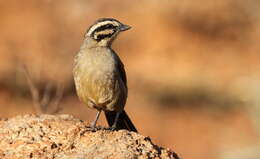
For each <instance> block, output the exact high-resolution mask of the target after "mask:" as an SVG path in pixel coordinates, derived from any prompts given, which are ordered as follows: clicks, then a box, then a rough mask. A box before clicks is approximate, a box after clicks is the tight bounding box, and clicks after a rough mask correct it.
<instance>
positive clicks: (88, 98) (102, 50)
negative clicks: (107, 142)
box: [73, 18, 137, 132]
mask: <svg viewBox="0 0 260 159" xmlns="http://www.w3.org/2000/svg"><path fill="white" fill-rule="evenodd" d="M130 28H131V27H130V26H129V25H126V24H123V23H121V22H120V21H118V20H116V19H113V18H100V19H98V20H96V21H95V22H94V24H92V25H91V26H90V27H89V28H88V29H87V31H86V33H85V36H84V40H83V43H82V45H81V47H80V50H79V51H78V53H77V54H76V56H75V57H74V66H73V76H74V82H75V87H76V92H77V95H78V97H79V99H80V101H82V102H83V103H84V104H86V105H87V106H88V107H90V108H94V109H96V110H97V111H98V112H97V114H96V117H95V120H94V121H93V122H92V124H91V128H92V129H93V130H95V128H96V124H97V121H98V119H99V116H100V114H101V112H102V111H104V113H105V117H106V120H107V122H108V125H109V128H110V129H112V130H120V129H126V130H129V131H133V132H137V129H136V127H135V126H134V124H133V123H132V121H131V120H130V118H129V116H128V115H127V113H126V112H125V110H124V107H125V104H126V100H127V96H128V87H127V77H126V72H125V69H124V64H123V62H122V61H121V59H120V57H119V56H118V55H117V53H116V52H115V51H114V50H113V49H112V48H111V45H112V43H113V41H114V40H115V39H116V37H117V36H118V35H119V34H120V33H121V32H123V31H126V30H129V29H130Z"/></svg>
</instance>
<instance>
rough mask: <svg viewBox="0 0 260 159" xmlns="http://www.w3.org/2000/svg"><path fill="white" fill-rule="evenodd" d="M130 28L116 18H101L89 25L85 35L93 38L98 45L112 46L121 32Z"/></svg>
mask: <svg viewBox="0 0 260 159" xmlns="http://www.w3.org/2000/svg"><path fill="white" fill-rule="evenodd" d="M130 28H131V27H130V26H128V25H125V24H122V23H121V22H119V21H118V20H116V19H112V18H101V19H98V20H97V21H96V22H95V23H94V24H93V25H91V26H90V27H89V29H88V30H87V33H86V34H85V37H86V38H91V39H93V40H94V41H95V42H96V44H97V45H98V46H110V45H111V43H112V42H113V40H114V39H115V38H116V37H117V35H118V34H119V33H120V32H122V31H126V30H128V29H130Z"/></svg>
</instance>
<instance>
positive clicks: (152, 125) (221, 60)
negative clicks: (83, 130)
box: [0, 0, 260, 159]
mask: <svg viewBox="0 0 260 159" xmlns="http://www.w3.org/2000/svg"><path fill="white" fill-rule="evenodd" d="M259 6H260V3H259V1H257V0H248V1H243V0H219V1H213V0H199V1H192V0H187V1H173V0H172V1H170V0H162V1H159V0H141V1H138V0H132V1H130V0H129V1H120V0H113V1H112V0H111V1H107V0H100V1H94V0H56V1H54V0H38V1H35V0H26V1H20V0H9V1H3V0H2V1H0V19H1V20H0V110H1V111H0V115H1V117H12V116H15V115H18V114H26V113H35V109H34V106H33V100H32V98H31V94H30V90H29V86H28V83H27V80H26V76H25V73H24V70H23V68H24V67H23V65H26V67H27V68H28V72H29V74H30V76H31V79H32V81H34V84H35V86H36V87H37V89H38V90H39V93H40V97H42V96H44V95H42V94H44V93H45V94H47V95H48V96H47V98H51V99H52V98H55V94H56V92H57V91H56V90H57V88H59V86H61V85H62V86H63V87H64V89H63V90H62V92H63V98H62V99H61V101H60V103H59V106H60V109H59V110H58V111H56V113H59V114H63V113H68V114H73V115H74V116H76V117H78V118H80V119H83V120H87V121H92V120H93V119H94V114H95V113H96V111H95V110H91V109H88V108H87V107H86V106H84V104H82V103H80V102H79V100H78V98H77V97H76V94H75V90H74V84H73V80H72V73H71V72H72V64H73V57H74V55H75V54H76V52H77V51H78V50H79V47H80V45H81V42H82V40H83V35H84V33H85V31H86V29H87V28H88V27H89V25H91V24H92V23H93V22H94V21H95V20H96V19H97V18H100V17H113V18H116V19H118V20H120V21H122V22H123V23H125V24H129V25H131V26H132V29H131V30H129V31H127V32H125V33H123V34H122V35H120V37H119V38H118V39H117V40H116V41H115V43H114V44H113V48H114V49H115V50H116V51H117V52H118V53H119V55H120V57H121V59H122V60H123V62H124V64H125V68H126V72H127V76H128V83H129V98H128V102H127V105H126V110H127V112H128V113H129V115H130V116H131V118H132V120H133V122H134V123H135V124H136V126H137V128H138V129H139V132H140V133H141V134H143V135H146V136H150V137H152V139H153V141H154V142H155V143H156V144H159V145H162V146H164V147H169V148H171V149H173V150H174V151H176V152H177V153H178V154H179V156H180V157H181V158H184V159H209V158H211V159H235V158H236V159H237V158H247V159H251V158H252V159H253V157H255V158H260V155H259V152H258V150H257V148H259V142H258V141H259V140H258V130H260V129H259V128H260V127H259V124H260V119H259V116H260V113H259V112H260V110H259V109H260V98H259V96H260V81H259V80H260V64H259V59H260V55H259V53H260V52H259V51H260V45H259V40H260V28H259V27H260V22H259V20H260V11H259ZM46 92H47V93H46ZM43 98H45V97H43ZM52 109H56V108H49V107H48V109H47V110H46V113H53V112H55V110H54V111H52ZM99 124H102V125H106V122H105V120H104V117H103V116H102V119H101V120H100V121H99ZM257 145H258V146H257ZM248 156H250V157H251V158H250V157H248ZM252 156H253V157H252ZM256 156H258V157H256Z"/></svg>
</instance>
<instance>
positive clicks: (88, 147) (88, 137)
mask: <svg viewBox="0 0 260 159" xmlns="http://www.w3.org/2000/svg"><path fill="white" fill-rule="evenodd" d="M0 158H1V159H4V158H8V159H9V158H12V159H15V158H37V159H38V158H44V159H46V158H52V159H54V158H55V159H72V158H73V159H85V158H120V159H121V158H130V159H131V158H172V159H177V158H178V157H177V155H176V154H175V153H174V152H173V151H171V150H169V149H164V148H161V147H159V146H157V145H154V144H153V143H152V142H151V139H150V138H149V137H144V136H142V135H140V134H137V133H134V132H129V131H127V130H119V131H111V130H105V129H103V128H99V130H97V131H95V132H93V131H91V130H90V127H89V125H88V124H87V123H85V122H83V121H81V120H79V119H75V118H74V117H73V116H70V115H40V116H36V115H24V116H17V117H14V118H10V119H2V120H1V121H0Z"/></svg>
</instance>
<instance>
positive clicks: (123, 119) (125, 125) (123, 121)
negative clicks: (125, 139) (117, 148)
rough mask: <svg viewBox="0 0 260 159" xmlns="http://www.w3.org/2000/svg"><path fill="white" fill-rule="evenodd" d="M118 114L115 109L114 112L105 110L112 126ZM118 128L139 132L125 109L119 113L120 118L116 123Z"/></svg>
mask: <svg viewBox="0 0 260 159" xmlns="http://www.w3.org/2000/svg"><path fill="white" fill-rule="evenodd" d="M116 114H117V112H115V111H112V112H109V111H106V112H105V116H106V119H107V122H108V125H109V126H110V127H111V126H112V125H113V124H114V121H115V117H116ZM116 128H117V129H126V130H129V131H134V132H137V129H136V128H135V126H134V124H133V123H132V121H131V120H130V118H129V117H128V115H127V114H126V112H125V111H122V112H121V114H120V115H119V119H118V122H117V124H116Z"/></svg>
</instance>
